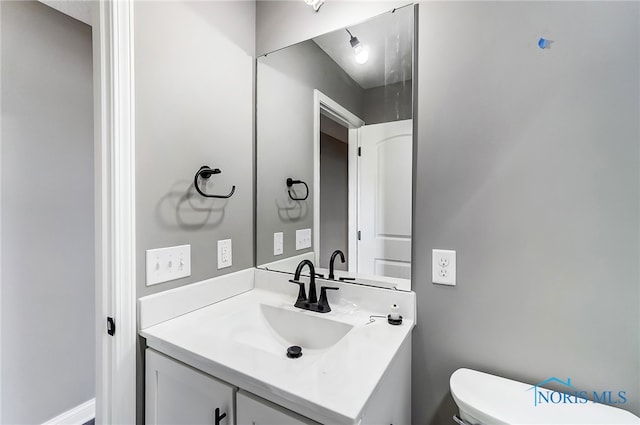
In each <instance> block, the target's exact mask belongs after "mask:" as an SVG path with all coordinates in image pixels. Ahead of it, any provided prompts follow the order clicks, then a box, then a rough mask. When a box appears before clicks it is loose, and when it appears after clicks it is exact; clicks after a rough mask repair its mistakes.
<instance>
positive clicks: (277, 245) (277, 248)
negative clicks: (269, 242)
mask: <svg viewBox="0 0 640 425" xmlns="http://www.w3.org/2000/svg"><path fill="white" fill-rule="evenodd" d="M283 245H284V233H282V232H277V233H274V234H273V255H282V253H283V252H284V248H283Z"/></svg>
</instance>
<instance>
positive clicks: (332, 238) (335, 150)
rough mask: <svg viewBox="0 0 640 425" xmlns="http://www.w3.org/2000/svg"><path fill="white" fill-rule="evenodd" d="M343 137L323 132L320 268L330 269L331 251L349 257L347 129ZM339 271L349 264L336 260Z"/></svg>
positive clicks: (321, 149) (321, 148)
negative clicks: (335, 136)
mask: <svg viewBox="0 0 640 425" xmlns="http://www.w3.org/2000/svg"><path fill="white" fill-rule="evenodd" d="M340 128H342V129H343V131H342V132H343V133H344V134H343V135H342V137H341V140H338V139H336V138H334V137H331V136H329V135H327V134H325V133H320V236H321V237H320V264H319V265H320V267H324V268H328V267H329V261H330V259H331V254H332V253H333V251H334V250H336V249H340V250H342V252H343V253H344V256H345V260H346V259H347V258H348V257H349V152H348V149H347V148H348V146H349V145H348V140H349V135H348V130H347V128H346V127H340ZM335 269H336V270H347V263H346V261H345V262H344V263H341V262H340V258H337V259H336V261H335Z"/></svg>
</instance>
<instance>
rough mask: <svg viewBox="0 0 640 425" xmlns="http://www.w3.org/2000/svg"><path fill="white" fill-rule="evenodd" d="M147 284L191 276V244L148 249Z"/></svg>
mask: <svg viewBox="0 0 640 425" xmlns="http://www.w3.org/2000/svg"><path fill="white" fill-rule="evenodd" d="M146 254H147V258H146V261H147V264H146V269H147V276H146V278H147V286H151V285H156V284H158V283H162V282H168V281H170V280H175V279H180V278H182V277H187V276H191V245H180V246H170V247H167V248H157V249H148V250H147V251H146Z"/></svg>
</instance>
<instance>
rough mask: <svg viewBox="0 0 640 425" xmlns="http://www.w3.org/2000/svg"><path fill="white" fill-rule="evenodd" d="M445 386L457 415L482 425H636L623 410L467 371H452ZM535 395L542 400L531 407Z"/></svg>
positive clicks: (486, 374) (638, 421) (634, 417)
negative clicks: (460, 412) (471, 418)
mask: <svg viewBox="0 0 640 425" xmlns="http://www.w3.org/2000/svg"><path fill="white" fill-rule="evenodd" d="M569 383H570V382H569ZM449 384H450V387H451V395H452V396H453V399H454V400H455V402H456V404H457V405H458V407H459V408H460V411H462V412H466V413H467V414H469V415H471V416H473V417H474V418H476V419H477V420H479V421H481V422H482V423H485V424H610V425H613V424H640V418H638V417H637V416H635V415H633V414H632V413H630V412H627V411H626V410H623V409H619V408H616V407H613V406H608V405H605V404H599V403H594V402H592V401H589V400H586V399H584V398H576V397H571V396H569V397H567V398H565V399H564V400H562V398H561V397H564V395H563V394H562V392H555V393H554V392H548V391H549V390H547V389H546V388H544V386H542V387H535V386H532V385H530V384H524V383H522V382H517V381H512V380H510V379H506V378H501V377H499V376H495V375H490V374H488V373H483V372H478V371H475V370H471V369H458V370H456V371H455V372H454V373H453V375H451V379H450V381H449ZM536 391H542V392H543V395H545V396H546V397H542V398H541V397H540V396H538V397H537V401H538V402H537V404H534V402H535V401H536ZM572 401H573V402H572ZM627 402H628V401H627Z"/></svg>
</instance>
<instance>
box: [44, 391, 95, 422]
mask: <svg viewBox="0 0 640 425" xmlns="http://www.w3.org/2000/svg"><path fill="white" fill-rule="evenodd" d="M95 416H96V399H95V398H92V399H91V400H89V401H86V402H84V403H82V404H81V405H79V406H76V407H74V408H72V409H70V410H67V411H66V412H64V413H62V414H60V415H58V416H56V417H55V418H53V419H49V420H48V421H46V422H45V423H44V424H42V425H82V424H84V423H86V422H89V421H90V420H91V419H93V418H95Z"/></svg>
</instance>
